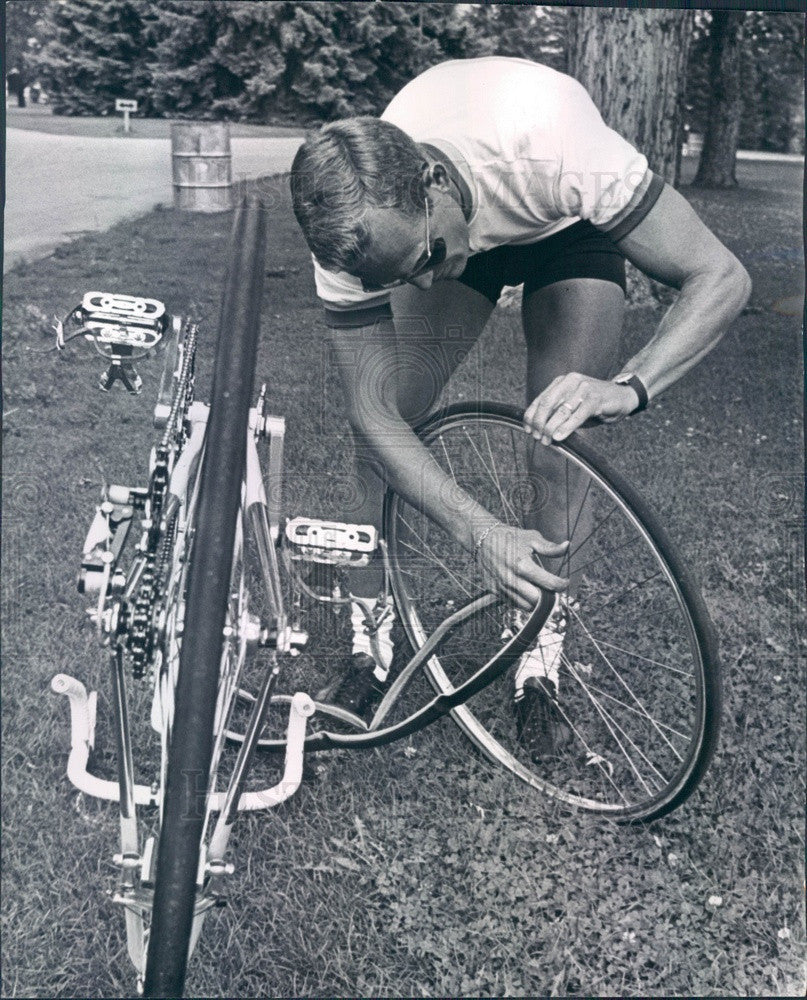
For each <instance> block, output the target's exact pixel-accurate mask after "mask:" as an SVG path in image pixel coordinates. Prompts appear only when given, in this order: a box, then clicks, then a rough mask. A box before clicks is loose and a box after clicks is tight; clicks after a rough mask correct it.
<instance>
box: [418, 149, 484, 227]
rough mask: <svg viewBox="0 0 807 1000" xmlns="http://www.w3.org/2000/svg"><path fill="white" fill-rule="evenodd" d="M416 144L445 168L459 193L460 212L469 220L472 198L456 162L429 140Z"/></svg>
mask: <svg viewBox="0 0 807 1000" xmlns="http://www.w3.org/2000/svg"><path fill="white" fill-rule="evenodd" d="M418 145H419V146H420V147H421V148H422V149H425V150H426V152H427V153H428V154H429V155H430V156H433V157H434V158H435V160H438V161H439V162H440V163H442V164H443V166H444V167H445V168H446V173H447V174H448V176H449V177H450V178H451V180H452V181H453V182H454V184H455V185H456V187H457V190H458V191H459V193H460V208H461V209H462V214H463V215H464V216H465V221H466V222H470V221H471V216H472V215H473V211H474V199H473V195H472V194H471V189H470V188H469V187H468V184H467V183H466V181H465V178H464V177H463V176H462V174H461V173H460V172H459V170H458V169H457V166H456V164H455V163H454V161H453V160H452V159H451V157H450V156H449V155H448V153H446V152H444V150H442V149H440V147H439V146H435V145H433V144H432V143H431V142H419V143H418Z"/></svg>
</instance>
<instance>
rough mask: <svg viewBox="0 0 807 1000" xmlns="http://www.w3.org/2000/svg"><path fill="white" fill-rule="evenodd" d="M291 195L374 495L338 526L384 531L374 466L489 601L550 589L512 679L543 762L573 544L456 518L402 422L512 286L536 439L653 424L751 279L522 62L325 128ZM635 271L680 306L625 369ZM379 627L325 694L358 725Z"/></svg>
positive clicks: (379, 670) (621, 145) (446, 66)
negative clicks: (640, 420) (480, 577)
mask: <svg viewBox="0 0 807 1000" xmlns="http://www.w3.org/2000/svg"><path fill="white" fill-rule="evenodd" d="M291 188H292V196H293V204H294V211H295V214H296V216H297V220H298V222H299V223H300V226H301V228H302V230H303V234H304V236H305V238H306V241H307V243H308V246H309V248H310V250H311V252H312V254H313V258H314V271H315V277H316V285H317V292H318V294H319V297H320V299H321V301H322V304H323V306H324V307H325V321H326V323H327V325H328V326H329V328H330V334H331V343H332V347H333V356H334V357H335V359H336V363H337V366H338V367H339V370H340V375H341V377H342V381H343V385H344V389H345V393H346V397H347V412H348V418H349V420H350V423H351V425H352V429H353V433H354V436H355V439H356V444H357V459H358V462H357V474H358V477H359V483H360V493H361V495H363V496H365V497H366V498H367V499H366V502H365V503H364V506H363V508H362V509H361V511H360V512H359V513H358V514H357V512H355V511H354V512H353V517H352V518H351V519H352V520H355V521H366V522H372V523H375V524H376V525H377V526H379V527H380V516H381V498H382V493H383V487H382V483H381V480H380V479H379V477H378V475H377V474H376V471H375V470H377V469H382V470H383V472H384V476H385V478H386V479H387V481H388V482H389V484H390V485H391V486H392V488H394V489H395V490H396V492H398V493H399V494H401V495H402V496H403V497H404V499H405V500H407V501H408V502H410V503H416V504H417V505H418V506H419V507H420V508H421V509H422V510H423V511H424V512H425V513H426V514H427V515H428V516H429V517H430V518H431V519H432V520H434V521H435V522H436V523H438V524H439V525H441V526H442V527H443V528H444V529H445V530H446V531H447V532H448V533H449V535H450V536H451V537H452V538H454V539H455V540H456V541H457V542H458V543H459V544H460V545H462V546H463V547H464V548H465V549H466V550H467V551H468V552H473V553H475V555H476V556H477V558H478V560H479V563H480V567H481V569H482V571H483V573H484V576H485V579H486V581H487V583H488V585H489V586H490V587H491V589H495V590H500V591H501V592H503V593H505V594H509V595H510V596H511V599H513V600H515V601H516V603H517V604H518V605H519V606H520V607H522V608H524V609H526V608H531V607H533V606H534V605H535V604H536V603H537V601H538V600H539V598H540V594H541V590H540V588H546V589H550V590H554V591H558V592H560V596H559V598H558V599H557V601H556V605H555V610H554V612H553V613H552V615H551V616H550V618H549V620H548V621H547V623H546V625H545V627H544V629H543V631H542V632H541V633H540V635H539V637H538V641H537V643H536V646H535V648H534V649H533V650H531V651H529V652H528V653H526V654H525V655H524V657H522V660H521V662H520V664H519V667H518V669H517V671H516V675H515V690H514V695H515V698H514V708H515V714H516V723H517V731H518V733H519V737H520V739H521V741H522V744H523V745H525V747H526V749H528V750H529V751H530V752H531V753H532V754H533V756H534V757H536V758H538V757H541V756H545V755H547V754H549V753H551V752H552V750H553V745H554V740H555V735H556V734H555V731H554V730H555V729H556V728H557V727H558V726H559V725H560V722H559V718H560V716H559V712H558V709H557V699H558V697H559V692H558V666H559V663H560V657H561V650H562V648H563V641H564V632H565V623H566V619H567V617H568V615H569V613H570V605H571V606H572V607H573V604H572V602H573V600H574V595H573V594H572V593H569V590H568V583H569V581H568V580H565V579H563V578H561V577H559V576H557V575H555V574H554V573H553V572H551V567H552V566H555V567H557V566H558V565H559V562H558V557H559V556H560V555H561V554H562V553H563V552H564V551H565V548H566V539H567V531H568V528H567V526H566V524H565V522H564V523H560V521H561V518H560V512H559V511H555V510H553V509H548V508H549V507H550V506H551V505H546V506H545V508H543V509H542V510H541V511H539V512H538V517H537V520H538V528H539V529H540V532H539V530H528V529H521V528H514V527H509V526H507V525H505V524H502V523H499V522H498V521H497V520H496V518H495V517H493V516H492V515H491V514H489V513H487V512H486V511H484V510H482V509H481V508H480V506H479V505H478V504H476V503H474V502H472V501H470V498H469V502H468V504H467V505H466V506H465V509H464V510H463V511H462V512H461V513H460V512H458V508H457V507H456V506H454V507H452V508H451V509H449V508H448V506H447V505H446V503H445V500H444V498H445V497H446V496H447V495H450V494H449V493H447V490H446V487H447V486H448V482H447V477H446V476H445V474H444V473H443V472H442V470H441V469H440V468H439V467H438V466H436V464H435V463H433V462H431V461H430V459H429V455H428V453H427V452H426V450H425V449H424V448H423V447H422V446H421V445H419V443H418V442H417V439H416V438H415V436H414V435H413V433H412V430H411V423H412V422H413V421H414V420H417V419H421V418H422V417H423V416H424V415H425V413H426V412H428V409H429V408H430V407H431V406H432V405H433V404H434V403H435V402H436V399H437V396H438V395H439V392H440V391H441V389H442V388H443V385H444V384H445V382H446V380H447V379H448V377H449V376H450V371H448V370H447V366H446V362H445V359H446V357H447V356H449V357H454V358H459V357H460V356H461V355H462V351H459V350H457V348H458V346H464V347H465V348H470V347H471V346H472V345H473V344H474V342H475V341H476V340H477V338H478V337H479V335H480V334H481V332H482V330H483V328H484V326H485V324H486V322H487V320H488V318H489V317H490V315H491V313H492V311H493V308H494V306H495V304H496V302H497V300H498V298H499V296H500V295H501V292H502V289H503V287H504V286H505V285H519V284H522V283H523V286H524V293H523V306H522V321H523V328H524V337H525V340H526V346H527V356H526V361H527V371H526V385H527V399H526V402H527V410H526V414H525V429H526V430H527V431H529V432H530V433H532V435H533V436H534V437H535V438H536V439H537V440H539V441H540V442H541V443H543V444H548V443H550V442H552V441H561V440H563V439H564V438H566V437H567V436H568V435H569V434H571V433H572V432H573V431H577V430H579V429H580V428H581V427H582V426H583V425H584V424H585V422H586V421H587V420H589V419H591V418H600V419H601V420H605V421H613V420H619V419H622V418H624V417H627V416H629V415H630V414H632V413H635V412H637V411H638V410H641V409H644V407H645V406H647V403H648V401H649V400H652V399H653V398H654V397H656V396H657V395H658V394H659V393H661V392H663V390H664V389H666V388H668V387H669V386H670V385H672V384H673V383H674V382H676V381H677V380H678V379H679V378H681V376H682V375H684V374H685V373H686V372H687V371H689V369H690V368H692V367H693V365H695V364H697V363H698V361H700V359H701V358H703V357H704V355H705V354H707V353H708V351H710V350H711V349H712V348H713V347H714V346H715V344H717V342H718V341H719V340H720V338H721V337H722V336H723V334H724V333H725V332H726V329H727V328H728V326H729V324H730V323H731V322H732V321H733V320H734V319H735V318H736V317H737V316H738V315H739V314H740V312H741V310H742V308H743V307H744V305H745V303H746V302H747V300H748V296H749V294H750V280H749V278H748V274H747V272H746V270H745V268H744V267H743V266H742V265H741V264H740V262H739V261H738V260H737V259H736V258H735V257H734V255H733V254H732V253H730V251H729V250H727V249H726V247H725V246H723V244H722V243H721V242H720V241H719V240H718V239H717V237H716V236H715V235H714V234H713V233H712V232H711V231H710V230H709V229H707V227H706V226H705V225H704V224H703V222H701V220H700V219H699V218H698V216H697V215H696V214H695V212H694V211H693V209H692V208H691V207H690V205H689V203H688V202H687V201H686V199H685V198H683V197H682V196H681V195H680V194H679V193H678V192H677V191H676V190H675V189H674V188H672V187H671V186H670V185H668V184H666V183H665V182H664V179H663V178H662V177H660V176H659V175H658V174H656V173H654V172H653V171H652V170H651V169H650V168H649V166H648V162H647V159H646V158H645V157H644V156H643V155H642V154H641V153H640V152H639V151H637V150H636V149H635V148H634V147H633V146H632V145H631V144H630V143H629V142H627V141H626V140H625V139H623V138H622V137H621V136H620V135H618V134H617V133H616V132H614V131H613V130H612V129H611V128H609V127H608V126H607V125H606V124H605V122H604V121H603V120H602V117H601V116H600V113H599V111H598V110H597V108H596V107H595V105H594V103H593V101H592V100H591V98H590V97H589V95H588V94H587V93H586V91H585V90H584V88H583V87H582V86H581V85H580V84H579V83H578V82H577V81H576V80H574V79H572V77H570V76H566V75H565V74H563V73H559V72H556V71H555V70H552V69H549V68H548V67H546V66H541V65H538V64H536V63H533V62H529V61H527V60H525V59H510V58H502V57H497V56H492V57H485V58H481V59H469V60H454V61H451V62H445V63H441V64H440V65H437V66H434V67H433V68H431V69H429V70H427V71H426V72H425V73H422V74H421V75H420V76H418V77H417V78H416V79H414V80H413V81H412V82H411V83H409V84H408V85H407V86H405V87H404V88H403V90H401V91H400V93H399V94H398V95H397V96H396V97H395V98H393V100H392V102H391V103H390V104H389V105H388V107H387V108H386V110H385V111H384V113H383V114H382V115H381V118H371V117H365V118H349V119H346V120H344V121H337V122H333V123H331V124H328V125H325V126H324V127H323V128H322V129H321V130H320V131H319V132H318V133H316V134H314V135H312V136H310V137H309V138H308V139H307V140H306V141H305V143H304V144H303V145H302V146H301V147H300V149H299V151H298V153H297V155H296V157H295V160H294V163H293V165H292V174H291ZM626 258H627V259H628V260H630V261H632V262H633V263H634V264H635V265H636V266H637V267H639V268H641V270H643V271H644V272H646V273H647V274H650V275H651V276H652V277H654V278H656V279H658V280H659V281H662V282H664V283H665V284H667V285H670V286H672V287H674V288H677V289H679V291H680V294H679V296H678V298H677V299H676V301H675V302H674V304H673V305H672V306H671V307H670V309H669V310H668V311H667V312H666V313H665V315H664V317H663V318H662V320H661V323H660V324H659V325H658V328H657V329H656V331H655V333H653V334H652V336H649V337H648V341H647V343H646V344H645V345H644V346H643V347H642V348H641V349H640V350H638V351H637V352H636V353H635V354H634V355H633V357H631V358H629V359H628V360H627V361H626V362H625V363H624V364H623V365H622V366H618V357H619V351H620V343H621V335H622V324H623V317H624V308H625V259H626ZM413 318H415V319H418V318H419V319H420V320H423V319H425V322H426V326H427V328H428V330H429V342H426V343H424V342H423V337H422V335H421V336H420V338H419V339H418V338H417V337H414V336H413V335H412V334H411V333H410V332H409V331H408V330H407V323H406V321H407V320H412V319H413ZM411 325H412V324H410V329H411ZM415 325H417V324H415ZM421 328H422V323H421ZM648 332H650V331H648ZM445 346H448V347H449V350H448V351H446V350H441V347H443V348H444V347H445ZM413 352H417V353H419V355H420V356H421V358H425V363H426V364H427V365H429V367H430V371H429V374H430V376H431V377H430V378H428V377H424V363H423V361H422V360H421V362H420V363H417V364H413V363H412V361H411V358H412V357H413ZM407 359H409V360H408V361H407ZM455 363H456V362H455ZM614 372H616V374H614ZM427 383H428V384H427ZM715 391H719V389H718V388H717V387H716V389H715ZM535 451H536V452H540V453H541V457H540V458H539V459H538V461H537V464H536V468H535V472H536V474H538V475H540V476H541V477H543V478H544V480H545V481H547V482H548V484H549V489H550V493H549V495H552V493H551V490H552V486H553V483H554V480H555V479H557V478H558V476H559V475H562V471H563V465H562V463H559V462H558V461H557V456H556V455H554V454H553V453H552V452H551V451H550V450H549V449H535ZM580 502H581V505H582V504H583V498H581V501H580ZM536 556H538V557H539V558H536ZM361 573H363V574H364V576H361ZM361 573H360V572H354V574H353V577H352V579H351V592H352V593H353V595H355V596H357V597H358V596H361V597H364V598H369V597H371V595H373V594H374V593H375V594H378V591H379V579H380V577H379V574H378V571H377V569H376V572H375V575H373V574H371V573H370V572H369V571H368V570H363V571H361ZM564 591H565V593H564ZM376 614H377V615H378V620H379V622H383V625H382V626H381V627H380V628H379V629H378V635H379V640H383V641H380V643H379V645H380V647H381V649H382V653H383V654H384V655H383V657H382V659H383V662H378V657H377V656H376V658H375V661H376V662H373V659H372V658H371V656H370V653H371V649H370V647H369V646H368V642H367V636H366V635H365V634H364V632H366V629H365V628H364V616H363V615H362V614H361V613H359V611H357V610H356V609H354V615H353V627H354V646H353V652H354V656H353V666H352V669H351V670H350V671H349V672H348V673H347V674H346V676H345V679H344V683H343V684H342V687H341V689H340V690H339V691H338V692H337V700H339V703H340V704H343V705H345V707H348V708H351V709H352V710H353V711H354V712H357V713H359V714H361V713H362V712H364V710H365V709H366V708H367V706H368V705H371V704H372V701H373V700H374V699H376V698H377V697H378V696H379V694H380V692H381V691H382V690H383V686H384V684H385V683H386V678H387V671H388V669H389V664H390V660H391V656H392V647H391V642H390V641H389V634H390V628H391V615H390V613H389V611H388V609H385V608H382V607H378V608H377V610H376Z"/></svg>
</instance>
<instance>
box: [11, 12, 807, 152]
mask: <svg viewBox="0 0 807 1000" xmlns="http://www.w3.org/2000/svg"><path fill="white" fill-rule="evenodd" d="M6 7H7V10H8V37H7V56H8V62H7V65H8V66H11V65H12V60H13V61H14V62H22V63H23V65H22V66H20V68H21V69H23V70H24V71H25V70H27V73H26V75H27V76H28V78H29V79H33V78H35V77H36V76H37V75H38V76H39V77H40V79H41V81H42V83H43V85H44V88H45V90H46V91H47V92H48V95H49V97H50V99H51V102H52V104H53V107H54V110H55V111H56V112H57V113H58V114H109V113H112V111H113V109H114V101H115V98H117V97H133V98H135V99H136V100H137V101H138V102H139V105H140V110H141V111H142V112H143V113H144V114H159V115H165V116H171V117H185V118H196V119H199V118H202V119H204V118H215V119H232V120H242V121H259V122H286V121H294V122H316V121H327V120H332V119H334V118H340V117H344V116H347V115H359V114H378V113H379V112H380V111H381V110H382V109H383V108H384V106H385V105H386V104H387V103H388V101H389V100H390V99H391V98H392V97H393V95H394V94H395V93H396V92H397V91H398V90H399V89H400V88H401V87H402V86H403V85H404V84H405V83H407V82H408V81H409V80H411V79H412V78H413V77H414V76H416V75H417V74H418V73H420V72H422V71H423V70H425V69H427V68H428V67H429V66H432V65H434V64H435V63H437V62H440V61H442V60H443V59H462V58H468V57H472V56H483V55H506V56H517V57H521V58H526V59H534V60H536V61H538V62H543V63H546V64H547V65H549V66H553V67H554V68H556V69H560V70H565V69H566V57H565V34H566V25H567V21H568V13H569V11H568V9H567V8H565V7H557V6H553V7H536V6H529V5H524V4H516V3H504V4H497V3H477V4H450V3H403V2H395V0H384V2H378V3H367V2H363V3H348V2H329V0H317V2H306V3H294V2H290V0H280V2H263V0H63V2H58V3H57V2H53V0H14V2H13V3H11V4H7V5H6ZM710 20H711V15H710V14H709V12H699V13H698V16H697V21H696V28H695V34H694V37H693V42H692V45H691V50H690V52H691V54H690V59H689V70H688V84H687V105H688V115H687V117H688V124H689V126H690V127H691V129H692V130H693V131H697V132H703V131H704V129H705V126H706V114H707V106H708V96H709V93H710V90H711V86H712V85H711V81H710V80H709V69H708V63H709V60H708V52H709V28H710ZM31 36H34V37H35V39H36V40H35V41H34V43H33V44H30V43H29V42H28V39H29V38H30V37H31ZM40 45H41V47H40ZM38 48H39V51H38V52H37V49H38ZM803 59H804V19H803V18H802V17H800V16H798V15H796V14H780V13H771V12H769V11H752V12H749V13H748V14H747V15H746V23H745V35H744V53H743V63H742V75H743V95H744V110H743V118H742V126H741V133H740V145H741V146H743V147H746V148H752V149H753V148H761V149H771V150H787V149H791V150H792V149H799V148H801V149H803V145H804V118H803V94H802V77H803Z"/></svg>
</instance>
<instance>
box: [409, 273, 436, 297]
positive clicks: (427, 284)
mask: <svg viewBox="0 0 807 1000" xmlns="http://www.w3.org/2000/svg"><path fill="white" fill-rule="evenodd" d="M433 281H434V272H433V271H424V272H423V274H419V275H418V276H417V277H416V278H410V279H409V284H410V285H414V286H415V288H422V289H423V291H424V292H425V291H426V289H427V288H431V287H432V282H433Z"/></svg>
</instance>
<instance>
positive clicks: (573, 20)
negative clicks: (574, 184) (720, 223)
mask: <svg viewBox="0 0 807 1000" xmlns="http://www.w3.org/2000/svg"><path fill="white" fill-rule="evenodd" d="M694 18H695V15H694V11H691V10H635V9H634V10H625V9H613V8H611V9H609V8H597V7H571V8H569V11H568V19H569V26H568V34H567V47H566V55H567V65H568V72H569V73H570V74H571V75H572V76H574V77H575V78H576V79H577V80H579V81H580V83H582V84H583V86H584V87H585V88H586V90H587V91H588V92H589V94H590V95H591V97H592V99H593V101H594V103H595V104H596V105H597V107H598V108H599V110H600V114H601V115H602V116H603V118H604V120H605V122H606V124H607V125H609V126H610V127H611V128H613V129H614V130H615V131H616V132H619V134H620V135H622V136H624V138H625V139H627V140H628V141H629V142H631V143H632V144H633V145H634V146H635V147H636V148H637V149H638V150H639V151H640V152H642V153H644V155H645V156H646V157H647V159H648V162H649V164H650V168H651V169H652V170H653V171H654V172H655V173H657V174H659V175H660V176H661V177H663V178H664V179H665V180H666V181H667V182H668V183H670V184H673V185H674V184H676V183H677V182H678V175H679V171H680V166H681V144H682V140H683V128H682V126H683V105H684V95H685V84H686V67H687V55H688V53H689V44H690V40H691V38H692V32H693V28H694V23H695V20H694ZM658 298H665V294H664V293H662V292H661V291H660V286H658V287H657V286H655V285H654V284H652V283H651V281H650V279H649V278H647V277H645V275H643V274H642V273H641V272H639V271H637V270H636V269H635V268H633V267H632V266H631V265H630V264H628V301H629V302H630V303H631V304H632V305H650V304H655V303H656V300H657V299H658Z"/></svg>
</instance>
